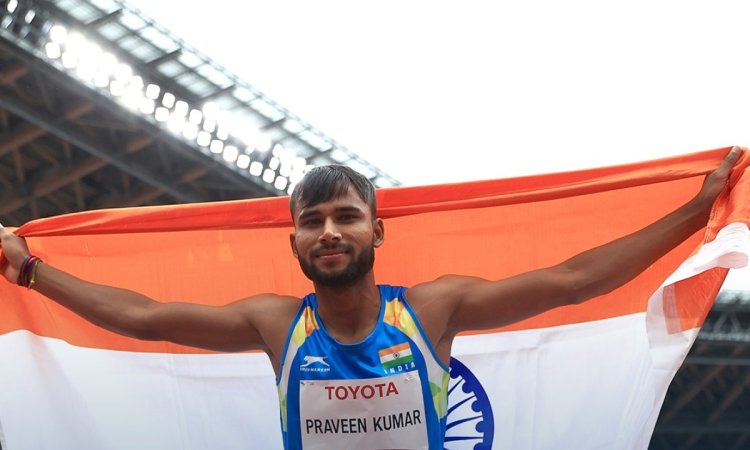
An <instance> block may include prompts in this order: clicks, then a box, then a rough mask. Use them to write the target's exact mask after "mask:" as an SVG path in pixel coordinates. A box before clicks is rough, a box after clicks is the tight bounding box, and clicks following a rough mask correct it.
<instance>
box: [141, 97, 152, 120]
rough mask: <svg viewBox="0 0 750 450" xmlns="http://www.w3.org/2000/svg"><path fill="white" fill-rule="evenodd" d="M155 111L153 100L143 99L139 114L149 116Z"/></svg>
mask: <svg viewBox="0 0 750 450" xmlns="http://www.w3.org/2000/svg"><path fill="white" fill-rule="evenodd" d="M155 109H156V103H155V102H154V100H153V99H150V98H144V99H143V100H142V101H141V107H140V111H141V114H145V115H147V116H150V115H151V114H153V113H154V110H155Z"/></svg>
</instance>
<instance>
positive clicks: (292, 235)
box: [289, 231, 299, 258]
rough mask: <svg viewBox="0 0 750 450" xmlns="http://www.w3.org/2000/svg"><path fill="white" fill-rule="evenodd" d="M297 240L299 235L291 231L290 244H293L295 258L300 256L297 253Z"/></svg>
mask: <svg viewBox="0 0 750 450" xmlns="http://www.w3.org/2000/svg"><path fill="white" fill-rule="evenodd" d="M296 240H297V236H295V234H294V231H292V232H291V233H289V245H291V246H292V255H294V257H295V258H299V255H298V254H297V246H296V245H295V243H296Z"/></svg>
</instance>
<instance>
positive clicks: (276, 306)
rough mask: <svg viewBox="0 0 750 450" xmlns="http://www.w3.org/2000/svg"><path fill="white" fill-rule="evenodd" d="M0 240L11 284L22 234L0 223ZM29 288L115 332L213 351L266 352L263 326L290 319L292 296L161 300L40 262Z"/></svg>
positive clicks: (0, 266)
mask: <svg viewBox="0 0 750 450" xmlns="http://www.w3.org/2000/svg"><path fill="white" fill-rule="evenodd" d="M0 246H1V249H2V253H3V260H2V261H0V270H1V271H2V275H3V276H4V277H5V278H6V279H7V280H8V281H9V282H11V283H14V284H15V283H16V282H17V279H18V275H19V270H20V268H21V265H22V263H23V261H24V258H25V257H26V256H27V255H29V250H28V248H27V247H26V243H25V241H24V240H23V239H21V238H19V237H18V236H16V235H14V234H13V233H10V232H9V231H7V230H5V229H4V228H0ZM33 289H34V290H36V291H38V292H39V293H41V294H43V295H44V296H46V297H48V298H50V299H52V300H54V301H56V302H57V303H59V304H61V305H62V306H64V307H66V308H68V309H70V310H71V311H73V312H75V313H76V314H78V315H80V316H81V317H83V318H85V319H86V320H88V321H90V322H92V323H94V324H96V325H98V326H101V327H102V328H105V329H107V330H110V331H113V332H115V333H119V334H122V335H125V336H130V337H134V338H137V339H144V340H164V341H171V342H175V343H178V344H183V345H190V346H193V347H200V348H206V349H210V350H219V351H243V350H253V349H259V350H265V351H266V352H269V350H270V349H269V346H268V345H267V343H266V342H267V338H268V336H264V334H263V333H267V331H264V330H267V329H271V328H272V326H273V328H277V327H276V326H275V325H273V324H279V323H285V322H284V321H285V320H287V322H288V321H289V320H291V317H289V318H288V319H287V318H286V316H288V315H289V313H287V311H292V310H293V307H294V304H293V303H294V301H295V299H293V298H290V297H281V296H276V295H271V294H268V295H260V296H256V297H251V298H248V299H245V300H240V301H237V302H234V303H231V304H229V305H226V306H221V307H215V306H205V305H197V304H191V303H161V302H157V301H154V300H152V299H150V298H148V297H146V296H144V295H142V294H139V293H137V292H133V291H130V290H126V289H120V288H115V287H110V286H103V285H99V284H94V283H89V282H87V281H84V280H81V279H79V278H76V277H74V276H72V275H70V274H68V273H65V272H63V271H60V270H58V269H56V268H54V267H52V266H50V265H48V264H44V263H39V265H38V266H37V267H36V273H35V276H34V284H33ZM285 306H287V307H286V308H285ZM272 340H278V339H274V338H272ZM272 346H273V345H272Z"/></svg>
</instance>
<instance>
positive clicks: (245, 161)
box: [235, 153, 250, 169]
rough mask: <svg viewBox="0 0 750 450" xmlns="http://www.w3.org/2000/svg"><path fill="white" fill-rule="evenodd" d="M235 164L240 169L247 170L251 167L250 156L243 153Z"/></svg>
mask: <svg viewBox="0 0 750 450" xmlns="http://www.w3.org/2000/svg"><path fill="white" fill-rule="evenodd" d="M235 163H236V164H237V167H239V168H240V169H247V168H248V167H250V156H249V155H246V154H244V153H242V154H240V155H239V156H238V157H237V161H236V162H235Z"/></svg>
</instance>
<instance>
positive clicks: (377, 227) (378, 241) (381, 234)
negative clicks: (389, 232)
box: [372, 218, 385, 248]
mask: <svg viewBox="0 0 750 450" xmlns="http://www.w3.org/2000/svg"><path fill="white" fill-rule="evenodd" d="M372 241H373V245H375V247H376V248H377V247H380V246H381V245H383V242H384V241H385V226H384V225H383V219H381V218H377V219H375V223H374V224H373V239H372Z"/></svg>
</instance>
